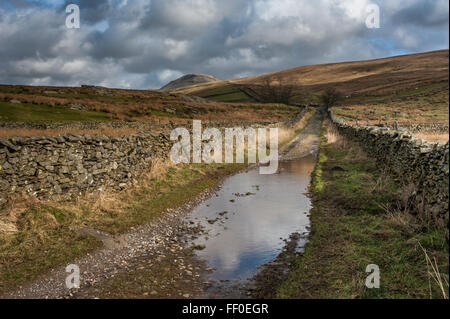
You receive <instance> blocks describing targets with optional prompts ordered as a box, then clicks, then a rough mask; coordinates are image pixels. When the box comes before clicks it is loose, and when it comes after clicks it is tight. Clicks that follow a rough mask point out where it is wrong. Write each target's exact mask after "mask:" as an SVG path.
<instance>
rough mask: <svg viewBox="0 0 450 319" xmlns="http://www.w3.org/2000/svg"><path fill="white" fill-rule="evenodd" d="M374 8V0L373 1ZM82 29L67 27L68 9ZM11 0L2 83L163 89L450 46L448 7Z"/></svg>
mask: <svg viewBox="0 0 450 319" xmlns="http://www.w3.org/2000/svg"><path fill="white" fill-rule="evenodd" d="M374 1H375V0H374ZM67 3H76V4H78V5H79V6H80V10H81V29H78V30H69V29H67V28H65V25H64V23H65V18H66V13H65V5H66V4H67ZM370 3H371V2H370V1H369V0H343V1H333V2H331V1H326V0H317V1H309V0H249V1H243V0H242V1H239V0H230V1H221V0H153V1H149V0H99V1H91V0H73V1H68V0H44V1H31V0H10V1H2V3H1V4H0V83H24V84H51V85H79V84H81V83H91V84H99V85H107V86H113V87H131V88H149V87H160V86H162V85H163V84H165V83H166V82H167V81H170V80H172V79H173V78H175V77H178V76H180V75H182V74H184V73H191V72H200V73H208V74H212V75H215V76H217V77H219V78H221V79H228V78H234V77H238V76H248V75H255V74H261V73H266V72H271V71H275V70H279V69H283V68H290V67H295V66H299V65H305V64H313V63H325V62H337V61H344V60H358V59H370V58H378V57H383V56H388V55H391V54H395V53H406V52H419V51H425V50H433V49H442V48H448V1H447V0H399V1H375V3H377V4H379V6H380V9H381V14H382V16H381V23H382V25H381V28H380V29H376V30H374V29H372V30H371V29H368V28H367V27H366V26H365V19H366V17H367V12H366V8H367V5H368V4H370Z"/></svg>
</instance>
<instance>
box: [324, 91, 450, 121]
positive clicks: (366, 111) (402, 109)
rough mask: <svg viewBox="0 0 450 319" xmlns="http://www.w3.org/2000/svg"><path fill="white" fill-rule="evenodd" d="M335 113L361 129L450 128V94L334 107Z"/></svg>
mask: <svg viewBox="0 0 450 319" xmlns="http://www.w3.org/2000/svg"><path fill="white" fill-rule="evenodd" d="M333 111H334V112H335V114H336V115H338V116H340V117H342V118H343V119H345V120H346V121H348V122H350V123H353V124H354V123H356V121H358V122H359V124H360V125H365V124H378V123H382V124H384V123H393V122H397V123H398V124H400V125H409V124H416V123H420V124H448V118H449V92H448V89H447V90H444V91H441V92H436V93H433V94H430V95H427V96H420V97H410V98H408V99H407V100H404V101H394V102H382V103H376V104H356V105H351V106H342V107H335V108H334V109H333Z"/></svg>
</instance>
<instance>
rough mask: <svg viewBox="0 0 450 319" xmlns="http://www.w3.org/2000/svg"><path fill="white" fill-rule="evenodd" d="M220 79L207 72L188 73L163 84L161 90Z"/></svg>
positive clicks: (170, 89)
mask: <svg viewBox="0 0 450 319" xmlns="http://www.w3.org/2000/svg"><path fill="white" fill-rule="evenodd" d="M216 81H219V79H218V78H216V77H214V76H212V75H206V74H186V75H183V76H182V77H181V78H179V79H176V80H174V81H172V82H170V83H169V84H167V85H165V86H163V87H162V88H161V89H160V90H161V91H166V92H167V91H172V90H175V89H180V88H184V87H187V86H191V85H195V84H201V83H209V82H216Z"/></svg>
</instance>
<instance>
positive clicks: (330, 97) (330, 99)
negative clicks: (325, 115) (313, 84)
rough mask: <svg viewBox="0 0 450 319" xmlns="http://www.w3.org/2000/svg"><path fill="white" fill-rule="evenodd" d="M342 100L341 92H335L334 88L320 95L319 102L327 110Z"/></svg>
mask: <svg viewBox="0 0 450 319" xmlns="http://www.w3.org/2000/svg"><path fill="white" fill-rule="evenodd" d="M341 98H342V94H341V92H339V91H338V90H336V88H334V87H330V88H328V89H326V91H325V92H323V93H322V96H321V100H322V103H323V104H324V105H325V106H326V108H327V109H329V108H330V107H332V106H334V105H335V104H336V103H337V102H339V101H340V100H341Z"/></svg>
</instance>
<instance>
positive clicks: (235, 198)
mask: <svg viewBox="0 0 450 319" xmlns="http://www.w3.org/2000/svg"><path fill="white" fill-rule="evenodd" d="M315 162H316V156H315V155H314V154H313V155H309V156H306V157H303V158H300V159H295V160H289V161H282V162H280V163H279V172H278V173H277V174H274V175H261V174H259V169H257V168H255V169H251V170H249V171H247V172H243V173H240V174H237V175H234V176H232V177H229V178H228V179H226V180H225V182H224V184H223V185H222V187H221V188H220V190H218V192H217V193H216V194H215V195H214V196H213V197H212V198H210V199H208V200H207V201H205V202H203V203H202V204H200V205H199V206H198V207H197V208H196V209H194V211H193V213H192V215H191V216H190V219H189V220H190V223H191V224H193V225H201V228H203V229H204V230H205V231H204V232H203V233H202V235H201V236H200V237H199V238H196V239H195V240H193V241H192V244H193V245H194V246H195V247H196V248H197V255H198V256H199V257H200V258H201V259H203V260H205V261H206V263H207V265H208V267H210V268H211V270H212V271H211V272H210V274H209V277H210V278H209V280H210V282H211V283H216V286H217V283H220V282H222V283H225V282H228V283H233V282H234V283H235V284H236V283H237V282H241V283H242V281H246V280H247V279H249V278H251V277H253V276H254V275H255V274H256V273H257V271H258V266H260V265H262V264H265V263H267V262H269V261H271V260H273V259H274V258H275V257H276V256H277V255H278V254H280V252H281V251H282V249H283V247H284V246H285V244H286V243H285V241H284V240H285V239H288V238H289V236H290V235H291V234H292V233H298V234H300V235H303V236H300V239H299V241H298V247H299V249H300V250H301V247H303V246H304V244H305V241H306V239H305V238H306V237H307V236H306V235H307V234H308V229H309V217H308V216H309V215H308V214H309V210H310V209H311V201H310V199H309V198H308V196H307V195H306V192H307V191H308V185H309V183H310V175H311V172H312V171H313V169H314V166H315Z"/></svg>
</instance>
